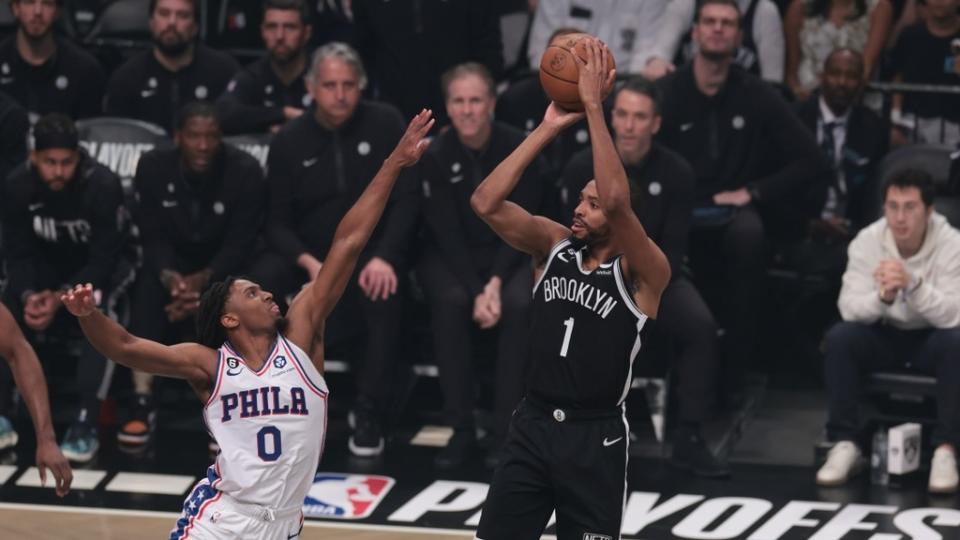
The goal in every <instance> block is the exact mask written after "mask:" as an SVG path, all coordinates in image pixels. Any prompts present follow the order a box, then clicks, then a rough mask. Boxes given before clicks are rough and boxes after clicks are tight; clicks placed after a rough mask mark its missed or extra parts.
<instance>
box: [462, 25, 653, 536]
mask: <svg viewBox="0 0 960 540" xmlns="http://www.w3.org/2000/svg"><path fill="white" fill-rule="evenodd" d="M586 50H587V59H586V61H583V60H580V59H579V58H578V59H577V63H578V64H579V65H580V78H579V83H578V86H579V92H580V98H581V101H583V104H584V106H585V114H586V117H587V122H588V124H589V128H590V138H591V141H592V142H591V144H592V148H593V154H594V160H593V162H594V176H595V177H596V178H595V180H591V181H590V182H589V183H588V184H587V186H586V187H585V188H584V189H583V191H582V192H581V193H580V204H579V205H578V206H577V208H576V210H575V211H574V215H573V225H572V226H571V227H570V228H567V227H564V226H563V225H560V224H558V223H555V222H553V221H551V220H549V219H546V218H543V217H540V216H533V215H530V214H529V213H527V212H526V211H525V210H524V209H523V208H521V207H520V206H517V205H516V204H513V203H511V202H509V201H507V200H506V199H507V196H508V195H510V192H511V191H513V189H514V187H515V186H516V185H517V182H518V180H519V179H520V176H521V174H522V173H523V171H524V169H526V167H527V166H528V165H529V164H530V163H531V162H532V161H533V160H534V158H535V157H536V156H537V154H538V153H539V152H540V151H541V150H542V149H543V148H544V147H545V146H547V144H548V143H549V142H550V141H551V140H552V139H553V138H554V137H556V136H557V135H558V134H559V133H560V132H561V131H562V130H563V129H564V128H566V127H568V126H571V125H573V124H574V123H576V122H577V121H579V120H580V119H581V118H582V117H583V115H584V113H579V114H575V113H570V112H566V111H564V110H562V109H560V108H559V107H557V105H556V104H555V103H551V104H550V106H549V108H548V109H547V112H546V114H545V115H544V119H543V122H541V124H540V125H539V126H538V127H537V128H536V129H535V130H534V131H533V133H531V134H530V135H529V136H528V137H527V138H526V140H525V141H524V142H523V143H522V144H521V145H520V146H519V147H518V148H517V149H516V150H515V151H514V152H513V154H511V155H510V156H509V157H508V158H507V159H506V160H504V161H503V162H502V163H501V164H500V165H499V166H498V167H497V168H496V169H495V170H494V171H493V173H491V174H490V176H488V177H487V178H486V179H485V180H484V181H483V183H482V184H480V186H479V187H477V190H476V192H475V193H474V194H473V197H472V199H471V203H472V206H473V208H474V210H475V211H476V212H477V214H478V215H479V216H480V217H481V218H483V220H484V221H486V222H487V223H488V224H489V225H490V226H491V227H492V228H493V229H494V230H495V231H496V232H497V234H498V235H500V236H501V237H502V238H503V239H504V240H505V241H506V242H508V243H509V244H510V245H512V246H513V247H515V248H516V249H519V250H521V251H524V252H526V253H529V254H530V255H532V256H533V258H534V262H535V275H536V281H535V286H534V289H533V298H534V299H533V307H532V313H533V316H532V318H533V321H532V325H533V326H532V328H531V331H530V335H531V336H532V337H531V338H530V358H529V365H528V366H527V379H526V381H525V387H526V394H525V397H524V399H523V401H522V402H521V403H520V405H519V407H518V408H517V410H516V412H515V413H514V415H513V418H512V420H511V425H510V430H509V433H508V435H507V440H506V442H505V443H504V447H503V450H502V452H503V454H502V456H501V462H500V463H501V464H500V466H499V467H498V468H497V469H496V470H495V471H494V474H493V481H492V483H491V486H490V491H489V493H488V495H487V501H486V504H485V505H484V509H483V515H482V517H481V519H480V526H479V528H478V530H477V538H478V539H482V540H508V539H509V540H518V539H519V540H526V539H531V540H532V539H536V538H540V535H541V534H542V533H543V529H544V527H545V526H546V525H547V522H548V520H549V518H550V514H551V512H553V511H554V510H556V514H557V537H558V538H559V540H585V539H590V540H601V539H606V540H612V539H616V538H619V537H620V526H621V519H622V515H623V505H624V496H625V495H626V473H627V455H628V454H627V442H628V440H629V436H630V435H629V429H628V426H627V422H626V417H625V416H624V400H625V398H626V397H627V391H628V390H629V389H630V380H631V375H630V373H631V365H632V363H633V360H634V358H635V357H636V355H637V352H638V351H639V349H640V330H641V329H642V328H643V325H644V323H645V322H646V320H647V318H648V317H655V316H656V314H657V308H658V305H659V302H660V294H661V292H662V291H663V289H664V287H666V285H667V282H668V281H669V279H670V266H669V264H668V263H667V259H666V257H665V256H664V254H663V252H662V251H660V248H658V247H657V246H656V244H654V243H653V241H652V240H650V239H649V238H648V237H647V234H646V232H645V231H644V229H643V226H642V225H641V224H640V221H639V220H638V219H637V216H636V215H635V214H634V212H633V210H632V208H631V206H630V190H629V187H628V185H627V177H626V173H625V172H624V170H623V166H622V165H621V162H620V158H619V156H618V155H617V152H616V150H615V149H614V146H613V141H612V139H611V138H610V132H609V131H608V129H607V125H606V120H605V118H604V113H603V108H602V106H601V99H602V98H601V96H602V95H603V93H604V92H603V91H604V90H605V89H607V88H609V87H610V85H612V84H613V79H614V71H613V70H610V71H609V72H605V70H604V67H603V66H605V65H606V56H607V55H608V54H610V53H609V51H608V50H607V49H606V47H605V46H604V45H603V44H601V43H600V42H598V41H596V40H595V39H591V40H590V41H589V42H588V43H587V48H586Z"/></svg>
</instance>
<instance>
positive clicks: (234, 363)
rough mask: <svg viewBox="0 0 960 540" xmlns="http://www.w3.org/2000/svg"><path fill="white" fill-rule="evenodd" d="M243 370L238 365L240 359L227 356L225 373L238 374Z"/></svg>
mask: <svg viewBox="0 0 960 540" xmlns="http://www.w3.org/2000/svg"><path fill="white" fill-rule="evenodd" d="M241 371H243V367H241V366H240V359H239V358H235V357H233V356H229V357H227V375H231V376H232V375H239V374H240V372H241Z"/></svg>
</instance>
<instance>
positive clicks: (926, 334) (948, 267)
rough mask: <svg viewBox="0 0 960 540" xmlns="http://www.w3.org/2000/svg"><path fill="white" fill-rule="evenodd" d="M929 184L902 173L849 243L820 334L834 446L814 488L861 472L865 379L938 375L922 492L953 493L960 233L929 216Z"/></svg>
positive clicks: (958, 413) (959, 437)
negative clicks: (878, 212)
mask: <svg viewBox="0 0 960 540" xmlns="http://www.w3.org/2000/svg"><path fill="white" fill-rule="evenodd" d="M933 190H934V187H933V181H932V179H931V178H930V176H929V175H928V174H927V173H925V172H921V171H912V170H908V171H904V172H903V173H900V174H898V175H895V176H893V177H891V178H890V180H889V181H888V182H887V184H886V185H885V186H884V190H883V193H884V195H885V197H884V202H883V217H882V218H881V219H879V220H877V221H875V222H874V223H872V224H871V225H870V226H868V227H866V228H865V229H863V230H862V231H860V233H859V234H858V235H857V236H856V238H854V239H853V242H851V244H850V262H849V263H848V264H847V271H846V272H845V273H844V274H843V288H842V289H841V291H840V299H839V301H838V302H837V305H838V306H839V308H840V314H841V315H842V316H843V321H842V322H840V323H837V324H836V326H834V327H833V328H831V329H830V331H829V332H828V333H827V336H826V341H825V354H824V373H825V376H826V383H827V393H828V396H829V418H828V419H827V438H828V439H829V440H831V441H833V442H835V443H836V444H835V445H834V446H833V448H832V449H831V450H830V453H829V454H828V457H827V462H826V463H825V464H824V465H823V467H821V468H820V470H819V471H817V484H819V485H823V486H834V485H839V484H843V483H845V482H846V481H847V480H848V479H849V478H850V477H852V476H854V475H855V474H857V473H858V472H859V471H860V470H861V469H862V468H863V466H864V465H865V463H864V460H863V457H862V454H861V451H860V446H859V444H858V440H859V439H860V428H861V426H860V419H859V416H858V413H857V409H858V407H857V401H858V398H859V389H860V383H861V379H862V377H863V375H864V374H865V373H869V372H872V371H878V370H884V369H910V370H916V371H921V372H924V373H929V374H933V375H936V378H937V427H936V429H935V431H934V433H933V441H934V445H935V446H936V451H935V452H934V455H933V461H932V463H931V465H930V479H929V484H928V487H929V490H930V491H931V492H933V493H953V492H955V491H956V490H957V461H956V450H955V448H956V445H957V444H960V363H958V362H957V361H956V360H957V359H956V354H957V351H958V350H960V329H958V328H957V327H958V326H960V233H958V232H957V230H956V229H954V228H953V227H951V226H950V224H949V223H947V220H946V218H944V217H943V216H942V215H940V214H938V213H937V212H935V211H934V209H933Z"/></svg>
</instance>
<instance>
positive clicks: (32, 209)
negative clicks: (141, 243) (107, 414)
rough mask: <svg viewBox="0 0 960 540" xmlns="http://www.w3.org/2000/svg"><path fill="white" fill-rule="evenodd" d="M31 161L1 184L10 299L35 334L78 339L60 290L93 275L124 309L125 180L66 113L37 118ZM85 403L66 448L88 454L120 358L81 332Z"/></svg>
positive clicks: (127, 267) (134, 251) (128, 263)
mask: <svg viewBox="0 0 960 540" xmlns="http://www.w3.org/2000/svg"><path fill="white" fill-rule="evenodd" d="M33 136H34V150H33V151H32V152H31V153H30V160H29V162H28V163H27V164H24V165H22V166H20V167H18V168H17V169H15V170H14V171H13V172H12V173H10V176H9V177H7V179H6V182H4V184H3V193H2V198H0V200H2V203H0V204H2V205H3V209H2V211H3V245H4V249H5V251H6V258H7V271H8V274H9V275H8V277H9V282H8V284H7V288H6V291H5V292H4V303H5V304H7V306H8V307H9V308H10V311H11V312H13V313H14V315H15V316H16V317H17V319H18V320H19V321H20V322H21V324H23V325H24V326H25V327H26V330H27V331H26V334H27V337H28V338H29V339H31V341H33V342H36V341H37V340H38V338H41V336H42V337H43V339H44V340H45V341H49V340H50V339H51V338H53V339H55V340H60V341H63V340H73V339H74V338H77V337H79V336H80V334H79V328H78V327H77V325H76V320H75V319H74V318H73V317H70V316H69V314H66V312H65V311H64V310H61V309H60V291H61V290H63V289H65V288H69V287H70V286H71V285H70V284H71V283H92V284H93V287H94V290H95V291H96V292H97V299H98V306H99V307H100V309H102V310H104V311H105V312H106V313H107V314H109V315H111V316H113V317H114V318H116V317H117V308H118V305H119V303H120V302H121V301H122V296H123V295H124V294H125V292H126V289H127V287H128V285H129V284H130V283H131V282H132V281H133V278H134V272H135V269H136V267H137V266H138V265H139V248H138V247H137V246H136V245H135V243H134V242H133V240H132V238H131V233H130V219H129V214H128V212H127V209H126V208H125V207H124V205H123V191H122V188H121V186H120V179H119V178H117V176H116V175H115V174H113V173H112V172H110V171H109V169H107V168H106V167H104V166H102V165H100V164H98V163H97V162H96V161H95V160H93V159H92V158H90V157H89V156H87V155H86V154H84V153H83V152H82V151H81V150H80V149H79V146H78V145H79V137H78V134H77V130H76V128H75V127H74V125H73V122H72V121H71V120H70V119H69V118H67V117H65V116H63V115H60V114H50V115H47V116H45V117H42V118H41V119H40V120H39V121H37V124H36V126H35V127H34V130H33ZM80 343H81V348H80V358H79V364H78V366H77V384H78V386H79V393H80V404H79V405H80V406H79V412H78V414H77V416H76V420H75V422H74V423H73V425H72V426H71V427H70V429H69V430H68V431H67V434H66V435H65V437H64V439H63V442H62V443H61V448H62V449H63V453H64V455H66V456H67V457H68V458H69V459H71V460H73V461H81V462H82V461H89V460H90V459H92V458H93V456H94V455H95V454H96V452H97V449H98V447H99V443H98V439H97V430H96V425H95V421H96V419H97V417H98V414H99V402H100V400H102V399H103V398H104V397H105V396H106V393H107V390H108V389H109V386H110V379H111V377H112V374H113V363H112V362H110V361H108V360H107V359H105V358H104V357H103V356H101V355H100V354H99V353H97V352H96V351H95V350H94V349H93V348H92V347H90V346H88V345H86V340H80Z"/></svg>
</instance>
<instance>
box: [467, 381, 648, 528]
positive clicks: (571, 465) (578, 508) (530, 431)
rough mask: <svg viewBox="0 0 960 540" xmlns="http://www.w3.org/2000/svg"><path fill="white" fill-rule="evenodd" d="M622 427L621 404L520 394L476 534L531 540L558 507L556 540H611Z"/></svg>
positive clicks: (616, 524)
mask: <svg viewBox="0 0 960 540" xmlns="http://www.w3.org/2000/svg"><path fill="white" fill-rule="evenodd" d="M629 431H630V430H629V427H628V425H627V420H626V417H625V415H624V412H623V409H622V408H612V409H608V410H598V411H582V410H580V411H578V410H565V409H557V408H553V407H551V406H549V405H546V404H544V403H542V402H539V401H536V400H532V399H531V398H529V397H528V398H525V399H524V400H523V401H522V402H521V403H520V406H519V407H518V408H517V410H516V411H515V412H514V415H513V418H512V419H511V421H510V430H509V432H508V433H507V438H506V441H505V442H504V447H503V449H502V450H501V452H502V454H501V459H500V465H499V466H498V467H497V469H496V470H495V471H494V473H493V481H492V482H491V485H490V490H489V492H488V493H487V501H486V503H485V504H484V507H483V514H482V515H481V518H480V526H479V527H478V528H477V539H478V540H527V539H530V540H536V539H539V538H540V536H541V535H542V534H543V530H544V528H545V527H546V526H547V523H548V521H549V519H550V514H551V513H552V512H553V511H554V510H556V513H557V538H558V540H617V539H619V538H620V526H621V521H622V518H623V505H624V498H625V496H626V487H627V486H626V478H627V477H626V473H627V457H628V444H629V440H630V435H629Z"/></svg>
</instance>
